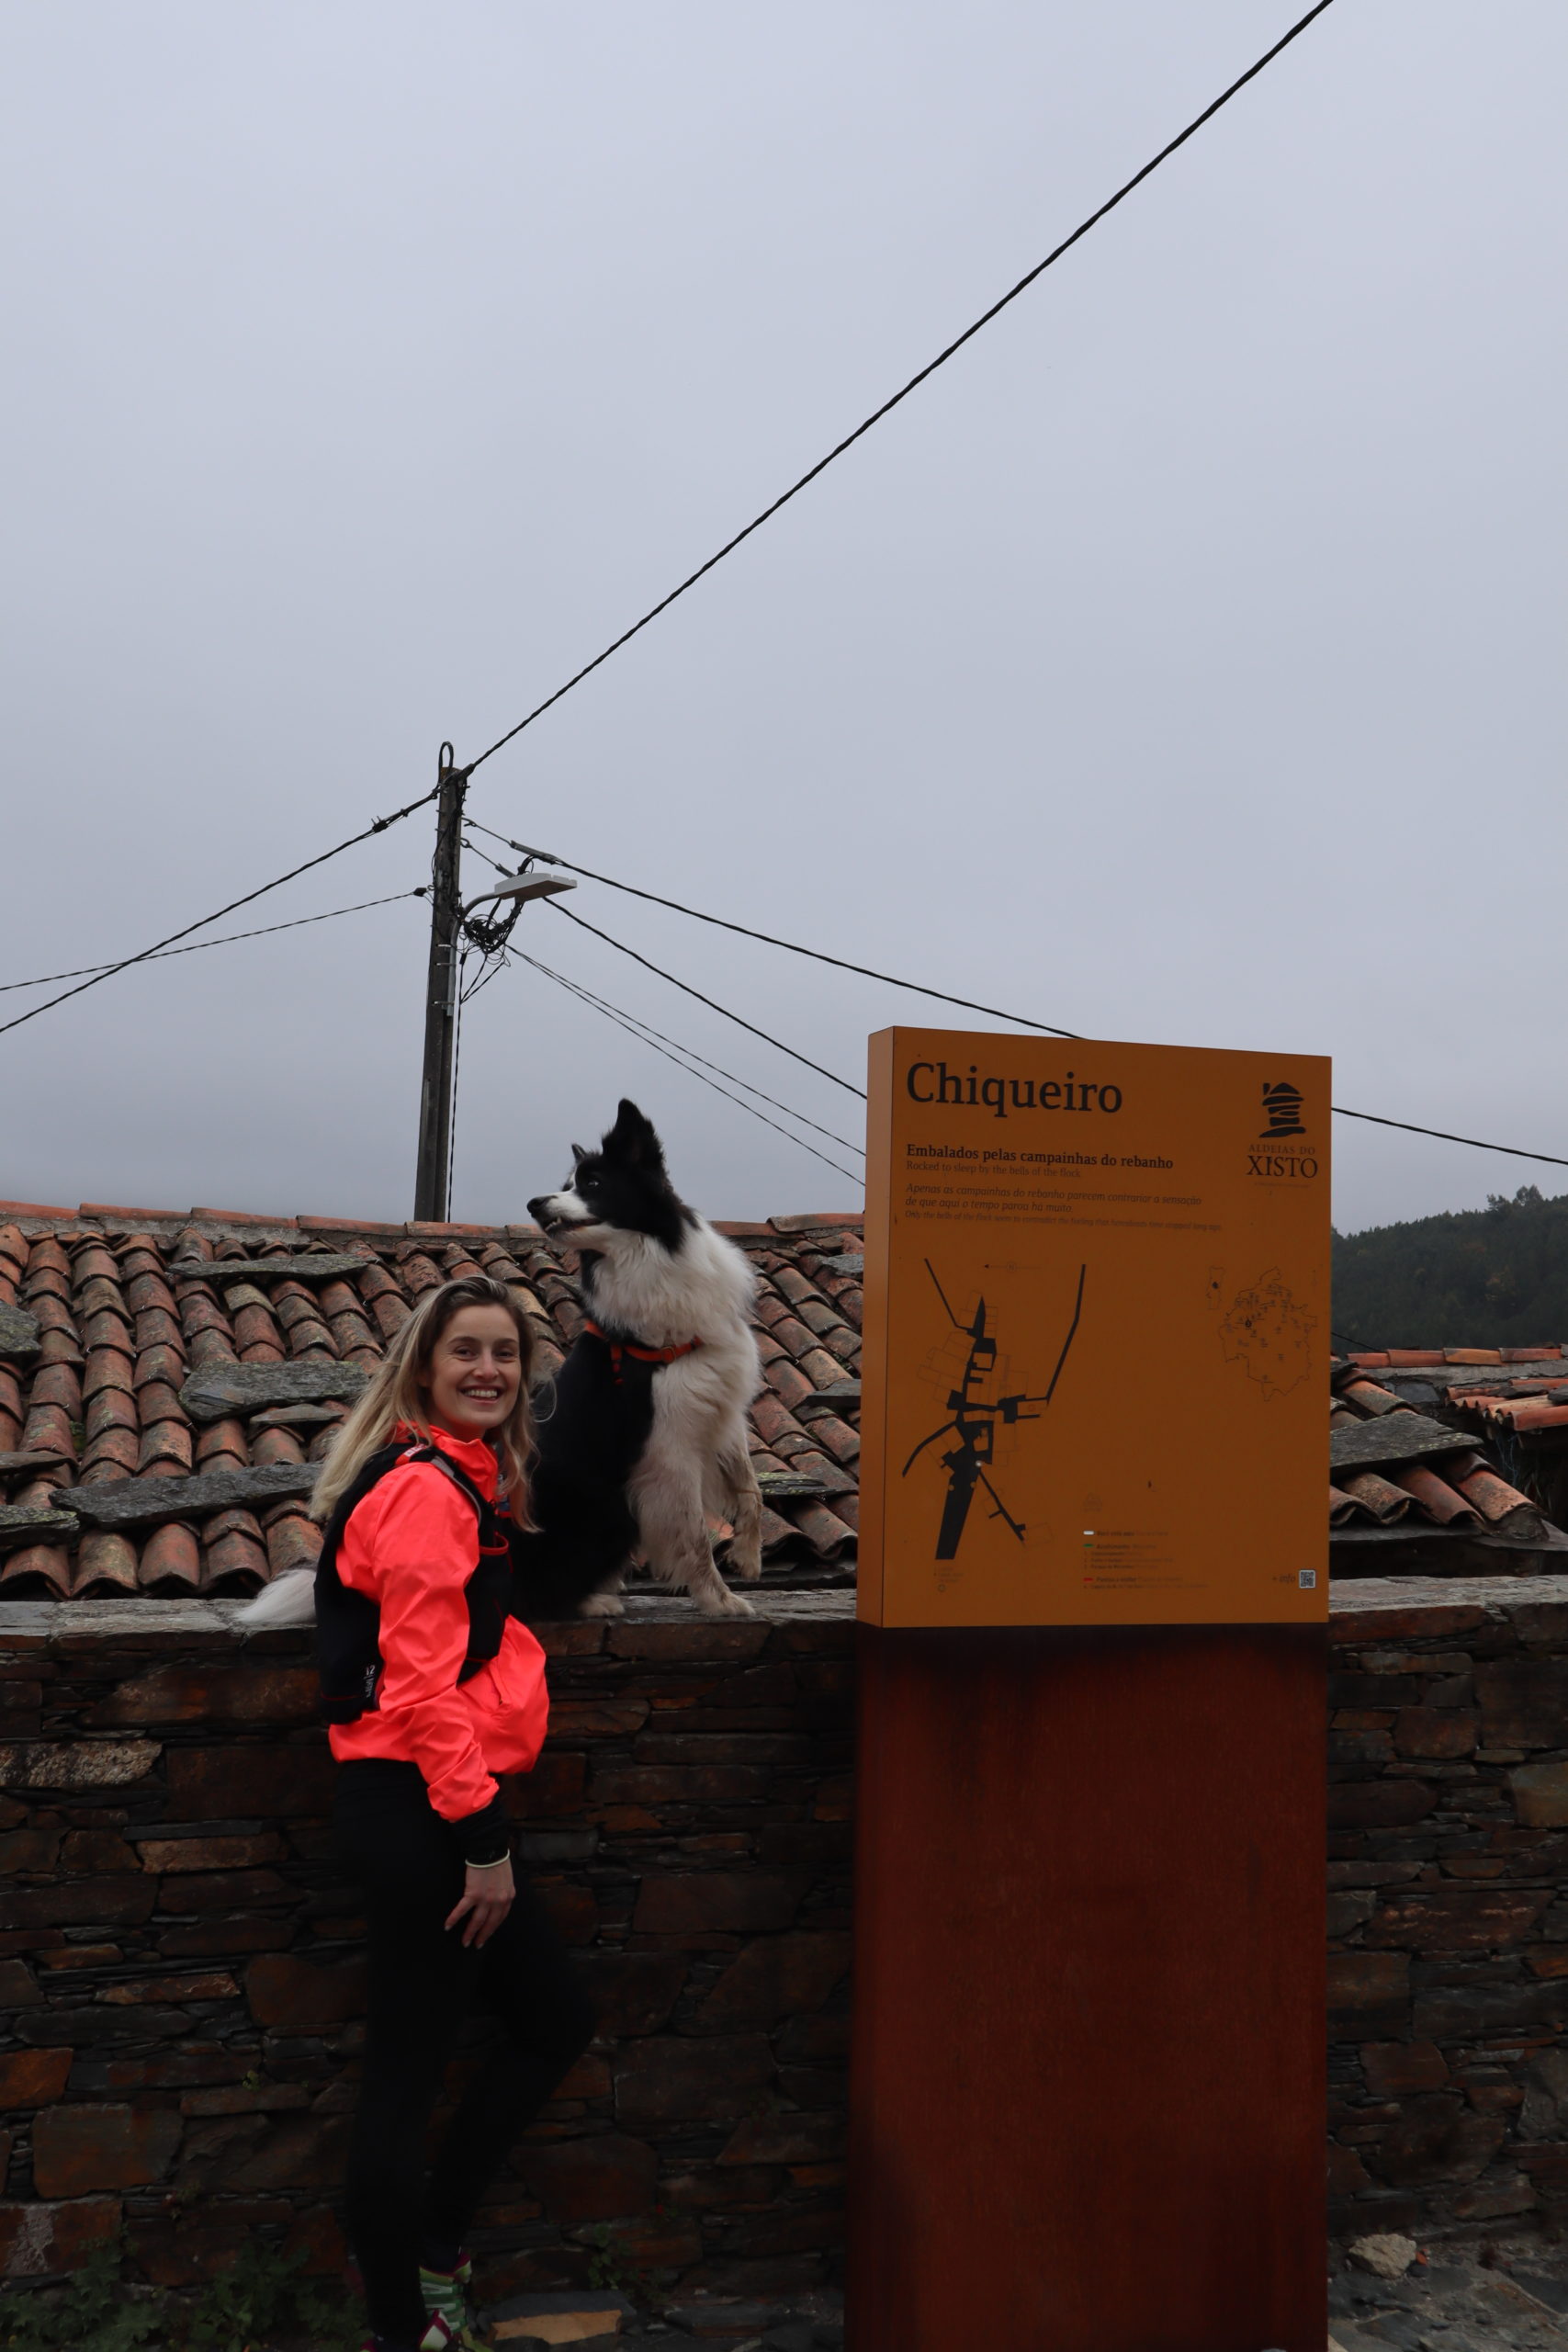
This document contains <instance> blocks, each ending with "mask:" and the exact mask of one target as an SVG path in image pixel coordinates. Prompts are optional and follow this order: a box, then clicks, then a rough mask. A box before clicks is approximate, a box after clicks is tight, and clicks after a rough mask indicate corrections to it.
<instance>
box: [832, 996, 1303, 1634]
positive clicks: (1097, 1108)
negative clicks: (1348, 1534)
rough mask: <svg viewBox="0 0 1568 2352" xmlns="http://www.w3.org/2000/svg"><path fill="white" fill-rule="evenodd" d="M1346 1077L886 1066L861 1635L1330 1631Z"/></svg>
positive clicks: (975, 1050)
mask: <svg viewBox="0 0 1568 2352" xmlns="http://www.w3.org/2000/svg"><path fill="white" fill-rule="evenodd" d="M1328 1101H1329V1090H1328V1063H1327V1061H1326V1060H1325V1059H1323V1058H1321V1057H1317V1056H1312V1055H1302V1054H1294V1055H1266V1054H1252V1053H1224V1052H1214V1051H1210V1050H1207V1049H1204V1048H1198V1047H1187V1046H1123V1045H1110V1044H1104V1043H1100V1042H1099V1041H1095V1042H1080V1041H1078V1040H1074V1041H1073V1042H1071V1043H1069V1044H1063V1043H1058V1042H1057V1041H1056V1040H1055V1038H1043V1037H1038V1038H1037V1037H1014V1036H998V1035H990V1034H988V1033H983V1032H982V1033H976V1032H968V1031H953V1030H931V1029H885V1030H883V1031H881V1032H880V1033H879V1034H878V1035H876V1036H874V1037H873V1039H872V1041H871V1083H870V1126H869V1144H868V1151H869V1160H870V1166H869V1169H868V1172H867V1180H866V1221H865V1351H864V1363H863V1381H864V1393H863V1410H862V1416H861V1427H862V1443H863V1455H862V1463H861V1498H862V1503H861V1508H862V1522H861V1567H860V1583H859V1594H860V1598H859V1613H860V1615H861V1616H862V1617H863V1618H865V1619H867V1620H868V1621H869V1622H871V1623H874V1624H880V1625H1106V1624H1113V1625H1114V1624H1120V1625H1156V1624H1219V1623H1311V1622H1313V1621H1314V1620H1322V1619H1323V1618H1325V1616H1326V1614H1327V1609H1328V1590H1327V1586H1328V1517H1327V1511H1326V1508H1325V1496H1324V1491H1323V1489H1324V1484H1325V1400H1326V1397H1327V1393H1328V1387H1327V1364H1328V1354H1329V1345H1330V1340H1329V1326H1328V1317H1329V1216H1328Z"/></svg>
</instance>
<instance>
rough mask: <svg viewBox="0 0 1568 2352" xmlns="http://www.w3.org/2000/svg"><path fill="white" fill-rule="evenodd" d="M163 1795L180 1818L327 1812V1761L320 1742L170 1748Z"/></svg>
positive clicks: (329, 1770) (330, 1764) (329, 1761)
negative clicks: (295, 1745) (290, 1745)
mask: <svg viewBox="0 0 1568 2352" xmlns="http://www.w3.org/2000/svg"><path fill="white" fill-rule="evenodd" d="M168 1775H169V1798H170V1802H171V1804H173V1805H174V1806H175V1808H176V1810H177V1811H178V1812H179V1813H181V1814H182V1815H186V1817H191V1816H194V1817H196V1818H197V1819H199V1818H200V1817H201V1816H202V1815H212V1816H213V1817H214V1818H220V1817H222V1816H224V1815H231V1814H260V1815H263V1816H264V1817H265V1816H270V1815H277V1814H283V1815H291V1814H319V1815H327V1814H329V1813H330V1812H331V1811H332V1785H333V1759H332V1756H331V1753H330V1751H329V1750H328V1748H327V1746H326V1743H325V1741H324V1740H323V1741H321V1743H320V1744H319V1745H317V1744H315V1743H312V1744H311V1745H310V1747H275V1746H274V1745H273V1744H272V1743H271V1742H270V1741H257V1742H255V1743H254V1744H251V1745H248V1746H243V1747H240V1746H234V1747H175V1748H171V1749H170V1751H169V1758H168Z"/></svg>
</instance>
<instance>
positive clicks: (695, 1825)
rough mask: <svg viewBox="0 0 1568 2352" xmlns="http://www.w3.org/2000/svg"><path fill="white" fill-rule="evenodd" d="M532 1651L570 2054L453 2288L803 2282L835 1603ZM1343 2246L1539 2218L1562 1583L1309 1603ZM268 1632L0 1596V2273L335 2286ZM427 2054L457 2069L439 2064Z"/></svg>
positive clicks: (846, 1656)
mask: <svg viewBox="0 0 1568 2352" xmlns="http://www.w3.org/2000/svg"><path fill="white" fill-rule="evenodd" d="M762 1606H763V1608H764V1609H765V1611H766V1614H765V1615H763V1616H761V1617H760V1618H758V1619H757V1620H755V1621H753V1622H751V1623H734V1622H732V1621H726V1622H725V1623H720V1624H712V1623H707V1622H705V1621H704V1620H700V1619H697V1618H695V1617H694V1615H693V1614H692V1613H691V1611H689V1609H687V1608H686V1607H684V1606H683V1605H682V1604H681V1603H678V1602H676V1603H660V1602H653V1601H648V1600H637V1601H634V1602H633V1603H632V1607H631V1613H630V1615H629V1617H628V1619H627V1621H626V1623H624V1624H622V1625H618V1626H614V1627H606V1626H604V1625H597V1624H595V1625H588V1624H582V1625H568V1626H560V1627H558V1628H556V1629H553V1631H552V1632H551V1634H550V1636H549V1641H548V1646H549V1648H550V1650H551V1669H550V1672H551V1684H552V1690H553V1693H554V1712H553V1716H552V1729H551V1736H550V1739H549V1742H548V1744H547V1748H546V1751H545V1755H544V1757H543V1758H542V1759H541V1763H540V1767H539V1770H538V1771H537V1772H536V1774H534V1775H533V1776H532V1777H531V1779H530V1780H528V1781H524V1782H519V1783H518V1784H517V1792H518V1796H519V1800H520V1804H521V1805H522V1806H525V1808H526V1817H525V1822H524V1825H523V1829H522V1837H523V1841H524V1850H525V1854H526V1855H527V1857H528V1859H529V1860H530V1863H531V1865H532V1867H533V1869H534V1870H535V1871H536V1874H537V1875H538V1877H539V1879H540V1882H541V1883H542V1885H543V1887H544V1890H545V1892H546V1894H547V1900H548V1901H549V1903H550V1905H551V1906H552V1908H553V1910H554V1911H555V1914H556V1916H557V1917H558V1920H559V1922H560V1924H561V1926H562V1928H563V1929H564V1931H565V1933H566V1934H567V1936H568V1937H569V1939H570V1941H571V1942H572V1943H573V1944H574V1946H575V1947H576V1948H577V1949H578V1951H579V1952H580V1955H581V1961H582V1964H583V1966H584V1968H585V1969H586V1970H587V1971H588V1972H589V1973H590V1976H591V1978H592V1985H593V1987H594V1991H595V1994H596V1996H597V1998H598V2000H599V2002H600V2004H601V2009H602V2018H603V2032H602V2034H601V2037H600V2039H599V2041H597V2042H596V2044H595V2045H594V2047H593V2049H592V2051H591V2052H590V2053H589V2054H588V2056H587V2057H586V2058H585V2059H584V2060H583V2061H582V2063H581V2065H580V2066H579V2067H578V2068H577V2069H576V2071H575V2073H574V2074H573V2075H572V2076H571V2078H570V2080H569V2081H568V2082H567V2083H566V2084H565V2085H563V2086H562V2095H561V2097H560V2098H559V2099H558V2100H557V2101H556V2102H555V2103H554V2105H553V2106H552V2107H551V2108H550V2109H548V2110H547V2113H546V2114H545V2116H544V2117H543V2118H542V2119H541V2120H540V2122H539V2123H538V2125H537V2126H536V2128H535V2130H534V2131H532V2132H531V2133H530V2134H529V2136H528V2137H527V2139H526V2140H525V2142H524V2143H523V2144H522V2146H521V2148H520V2149H519V2151H518V2154H517V2156H516V2158H515V2161H514V2163H513V2167H512V2170H511V2173H510V2175H509V2176H508V2177H506V2178H505V2179H504V2180H503V2181H502V2183H501V2184H500V2185H499V2186H498V2188H497V2190H496V2193H495V2195H494V2197H493V2199H491V2205H490V2206H489V2208H488V2209H487V2211H486V2213H485V2216H484V2226H483V2228H482V2230H481V2232H480V2233H479V2246H480V2249H481V2251H482V2253H483V2256H484V2259H485V2263H486V2266H487V2267H488V2270H489V2274H490V2279H491V2283H492V2284H493V2285H494V2286H496V2287H498V2288H501V2287H512V2286H520V2285H525V2284H534V2283H545V2282H546V2281H549V2280H555V2279H563V2280H570V2279H575V2278H581V2276H582V2274H583V2272H584V2270H585V2268H586V2266H587V2264H588V2262H589V2260H590V2259H591V2258H592V2255H593V2254H594V2252H595V2251H596V2250H597V2248H598V2245H599V2241H600V2237H601V2233H607V2235H608V2238H609V2240H610V2242H611V2246H612V2250H613V2251H615V2253H617V2254H618V2256H619V2258H620V2260H621V2261H622V2262H623V2263H624V2265H625V2266H626V2267H627V2268H628V2269H639V2268H640V2269H643V2270H655V2269H658V2270H664V2271H672V2272H675V2273H677V2274H678V2275H679V2277H680V2278H681V2279H682V2282H683V2283H684V2284H687V2285H692V2286H695V2285H708V2286H711V2287H715V2288H728V2289H731V2290H742V2291H745V2290H752V2289H755V2290H764V2291H766V2290H775V2289H777V2290H782V2289H784V2288H786V2287H790V2286H800V2285H806V2284H809V2283H811V2282H813V2281H815V2280H817V2279H818V2278H822V2277H824V2276H829V2275H831V2274H832V2271H833V2267H834V2264H835V2259H836V2251H835V2250H836V2247H837V2244H838V2240H839V2236H840V2228H841V2211H842V2170H841V2165H842V2140H841V2135H842V2128H843V2112H844V2071H843V2069H844V2058H845V2048H846V2041H847V2031H848V1990H847V1983H846V1971H847V1967H848V1962H849V1956H850V1940H849V1928H850V1892H849V1813H850V1791H851V1782H850V1766H851V1741H850V1732H851V1698H852V1633H853V1629H852V1623H851V1622H850V1611H851V1609H852V1596H851V1595H849V1594H847V1593H845V1594H840V1593H830V1594H829V1593H793V1594H792V1593H772V1594H769V1595H767V1596H766V1598H765V1600H764V1601H763V1603H762ZM1333 1634H1334V1677H1335V1679H1334V1682H1333V1684H1332V1686H1331V1692H1330V1701H1331V1709H1330V1714H1331V1730H1330V1747H1331V1757H1330V1768H1329V1770H1330V1789H1329V1806H1330V1823H1331V1827H1330V1840H1329V1864H1328V1879H1329V1911H1330V1921H1329V1925H1330V1955H1329V1983H1330V1997H1331V2003H1332V2008H1331V2015H1330V2020H1329V2031H1330V2035H1331V2046H1330V2075H1331V2109H1330V2117H1329V2127H1330V2143H1329V2165H1330V2179H1331V2185H1332V2189H1333V2194H1334V2199H1335V2203H1334V2216H1335V2224H1336V2227H1337V2229H1339V2230H1342V2231H1344V2230H1348V2231H1357V2232H1359V2231H1366V2230H1371V2229H1376V2228H1380V2227H1382V2228H1387V2227H1398V2228H1410V2229H1414V2230H1416V2232H1417V2233H1420V2234H1423V2235H1427V2236H1436V2235H1440V2234H1442V2233H1445V2232H1447V2233H1453V2232H1461V2231H1463V2232H1469V2231H1473V2230H1476V2229H1485V2228H1490V2227H1494V2226H1496V2227H1507V2228H1509V2229H1514V2228H1519V2227H1524V2228H1537V2227H1539V2228H1542V2229H1545V2230H1547V2231H1549V2232H1551V2233H1556V2232H1558V2231H1559V2230H1560V2229H1561V2228H1562V2225H1563V2222H1564V2221H1565V2220H1568V2041H1564V2035H1563V2029H1564V2025H1565V2023H1568V1578H1562V1577H1554V1578H1541V1579H1517V1580H1516V1579H1508V1578H1495V1577H1494V1578H1489V1579H1485V1580H1479V1581H1477V1582H1474V1583H1456V1582H1453V1581H1446V1582H1441V1583H1438V1582H1427V1581H1426V1580H1419V1579H1417V1580H1393V1579H1388V1580H1379V1581H1372V1580H1358V1581H1357V1582H1356V1583H1355V1584H1354V1585H1352V1586H1350V1587H1349V1588H1348V1589H1338V1590H1337V1592H1336V1594H1335V1596H1334V1620H1333ZM313 1710H314V1690H313V1679H312V1676H311V1673H310V1667H309V1664H308V1660H307V1654H306V1645H305V1642H304V1639H303V1637H301V1636H299V1635H293V1634H274V1635H271V1636H267V1637H265V1640H264V1641H259V1642H257V1643H255V1644H253V1645H242V1644H240V1643H239V1642H238V1641H237V1639H236V1637H235V1635H234V1634H233V1632H232V1629H231V1623H230V1611H229V1608H228V1606H227V1605H226V1604H224V1603H221V1602H220V1603H209V1602H194V1601H193V1602H161V1601H147V1600H138V1601H133V1602H129V1603H123V1604H121V1603H116V1602H112V1601H110V1602H82V1603H72V1604H69V1605H66V1606H57V1605H52V1604H49V1603H39V1604H13V1605H11V1606H10V1607H8V1608H0V1721H3V1728H0V1737H3V1738H4V1739H5V1741H6V1743H7V1745H6V1746H5V1747H0V1788H3V1790H4V1793H0V1864H3V1866H4V1871H5V1889H4V1892H3V1894H0V2154H3V2155H4V2157H5V2159H6V2166H7V2170H6V2195H5V2200H4V2201H3V2202H0V2267H6V2268H7V2269H8V2270H9V2271H10V2272H11V2273H12V2274H13V2275H28V2274H36V2273H38V2272H40V2271H44V2270H53V2269H61V2268H67V2267H71V2265H72V2264H73V2261H74V2260H76V2259H77V2258H79V2256H80V2255H81V2254H82V2252H83V2251H84V2250H85V2248H87V2247H88V2246H90V2245H92V2243H93V2242H94V2241H95V2240H96V2238H99V2237H101V2236H104V2235H107V2234H108V2233H111V2232H112V2231H113V2230H114V2229H116V2228H117V2227H118V2225H119V2223H120V2222H121V2220H122V2219H123V2221H124V2222H126V2223H127V2225H128V2226H129V2227H130V2231H131V2233H132V2235H133V2237H134V2238H135V2240H136V2241H137V2243H138V2245H140V2247H141V2253H142V2256H143V2259H144V2261H145V2263H146V2265H147V2267H148V2268H149V2270H150V2271H151V2273H152V2275H153V2276H154V2277H156V2278H160V2279H163V2280H165V2281H167V2282H169V2283H180V2282H183V2281H186V2280H188V2279H190V2278H195V2277H197V2276H198V2275H199V2274H200V2273H201V2272H202V2271H203V2269H205V2268H207V2267H210V2266H211V2265H213V2264H215V2263H217V2262H220V2261H221V2260H222V2259H223V2258H224V2257H225V2256H226V2255H227V2253H228V2252H229V2251H230V2250H231V2249H232V2248H233V2246H234V2245H237V2244H238V2243H239V2241H240V2240H241V2238H242V2237H243V2235H244V2234H245V2233H247V2232H249V2231H251V2230H253V2229H255V2228H258V2227H262V2228H271V2229H274V2230H276V2232H278V2233H281V2234H283V2235H284V2236H286V2237H288V2239H290V2240H292V2241H294V2242H299V2243H303V2244H305V2245H307V2246H308V2247H309V2248H310V2255H311V2259H312V2261H313V2262H315V2263H316V2264H318V2265H320V2266H323V2267H324V2266H326V2265H329V2264H331V2263H332V2262H333V2261H334V2260H335V2259H336V2257H337V2252H338V2249H337V2245H336V2239H335V2233H334V2231H333V2224H332V2222H331V2218H330V2208H331V2204H332V2200H333V2190H334V2187H335V2183H336V2180H337V2177H338V2172H339V2168H340V2165H341V2161H342V2149H343V2139H344V2132H345V2131H346V2128H347V2119H348V2114H349V2110H350V2109H351V2107H352V2103H353V2098H354V2086H353V2078H354V2067H355V2051H356V2048H357V2044H358V2038H359V2032H360V2027H359V2023H358V2019H359V2013H360V2008H361V1993H360V1982H359V1977H358V1973H357V1965H358V1946H357V1940H356V1939H357V1936H358V1926H357V1923H356V1921H355V1919H354V1917H352V1915H351V1913H350V1911H349V1909H348V1906H347V1899H346V1897H345V1894H344V1891H343V1890H342V1889H340V1888H339V1886H338V1885H337V1883H336V1880H335V1875H334V1871H333V1864H332V1860H331V1856H330V1851H329V1844H328V1837H327V1829H326V1806H327V1790H328V1784H329V1780H330V1762H329V1759H328V1758H327V1754H326V1750H325V1747H324V1743H323V1740H322V1737H321V1733H320V1732H319V1731H318V1730H317V1729H316V1728H315V1725H314V1722H313ZM464 2063H472V2062H471V2061H468V2062H464V2061H462V2060H459V2061H458V2062H457V2065H456V2066H455V2068H454V2073H453V2080H454V2085H455V2084H456V2082H457V2080H458V2079H460V2072H461V2066H462V2064H464Z"/></svg>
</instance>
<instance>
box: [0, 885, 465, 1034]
mask: <svg viewBox="0 0 1568 2352" xmlns="http://www.w3.org/2000/svg"><path fill="white" fill-rule="evenodd" d="M429 889H430V885H429V884H428V883H427V882H420V883H417V884H416V885H415V887H414V888H413V889H412V890H394V891H393V892H392V894H391V897H390V898H389V899H360V900H359V901H358V903H357V904H356V905H355V906H352V907H332V908H329V909H328V910H327V912H326V913H325V914H323V915H297V916H296V917H295V919H294V921H293V922H269V923H264V924H263V926H262V928H261V929H260V930H259V931H229V932H225V933H224V934H223V936H222V937H221V938H220V939H197V940H194V941H193V942H192V943H191V944H190V945H189V946H188V947H158V948H154V949H153V950H152V954H151V955H148V956H141V958H139V959H138V960H139V961H141V963H144V964H156V963H160V962H162V961H163V959H164V957H165V956H199V955H200V954H201V952H202V950H203V949H204V948H207V947H232V946H233V945H234V944H235V942H236V941H237V940H241V939H270V938H271V936H272V934H273V933H274V932H275V931H302V930H303V929H304V927H305V925H306V924H307V923H311V922H336V920H337V918H338V916H339V915H361V914H363V913H364V912H365V910H366V909H367V907H395V906H397V905H398V904H399V903H400V901H401V900H402V899H423V898H425V897H427V896H428V895H429ZM123 968H124V967H123V966H120V965H116V964H80V965H78V966H77V967H76V969H75V971H73V972H43V973H40V974H39V978H37V979H36V980H0V996H6V995H8V994H9V992H10V990H11V989H44V988H48V987H49V986H50V984H51V982H52V981H54V980H79V979H80V978H82V975H83V973H84V972H105V973H107V972H113V971H119V970H122V969H123ZM42 1009H43V1008H42V1007H41V1006H40V1007H39V1011H40V1012H41V1011H42Z"/></svg>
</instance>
